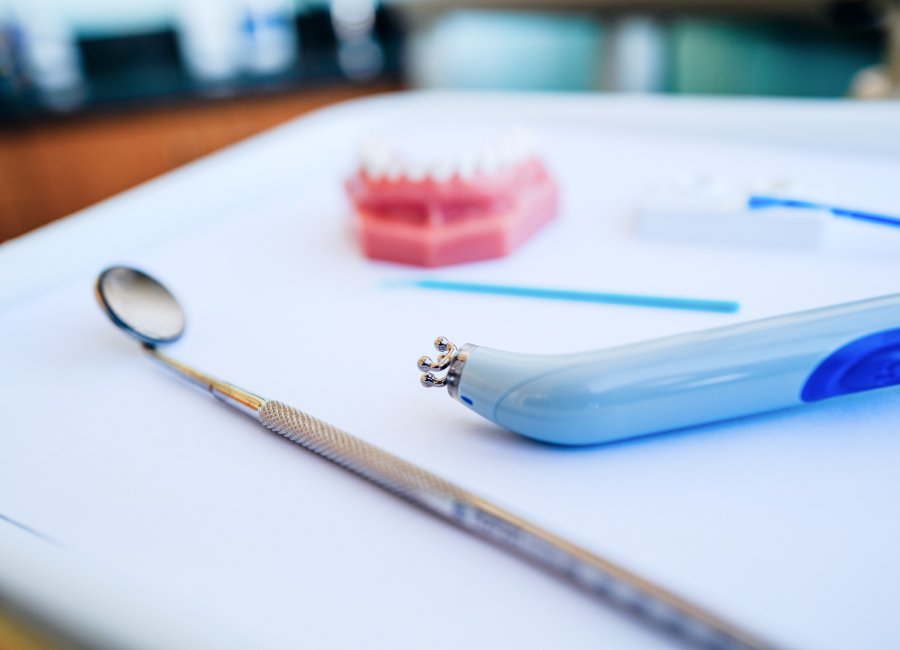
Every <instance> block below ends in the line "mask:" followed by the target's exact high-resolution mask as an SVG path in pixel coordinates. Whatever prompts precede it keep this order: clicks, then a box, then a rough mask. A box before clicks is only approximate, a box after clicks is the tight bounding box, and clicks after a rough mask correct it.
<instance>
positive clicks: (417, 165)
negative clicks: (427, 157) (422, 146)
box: [406, 161, 428, 183]
mask: <svg viewBox="0 0 900 650" xmlns="http://www.w3.org/2000/svg"><path fill="white" fill-rule="evenodd" d="M427 174H428V167H427V166H426V165H425V164H424V163H422V162H417V161H413V162H410V163H408V164H407V165H406V178H408V179H409V180H411V181H412V182H413V183H419V182H421V181H424V180H425V176H426V175H427Z"/></svg>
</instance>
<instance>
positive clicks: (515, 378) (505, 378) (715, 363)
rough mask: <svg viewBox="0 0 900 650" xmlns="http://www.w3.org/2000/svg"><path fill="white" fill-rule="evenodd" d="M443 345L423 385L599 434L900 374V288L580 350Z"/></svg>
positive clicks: (547, 423)
mask: <svg viewBox="0 0 900 650" xmlns="http://www.w3.org/2000/svg"><path fill="white" fill-rule="evenodd" d="M435 348H436V349H437V350H438V351H439V352H440V353H441V354H440V355H439V356H438V357H437V359H436V360H434V361H432V359H431V358H429V357H427V356H425V357H421V358H420V359H419V362H418V367H419V369H420V370H422V371H424V372H425V374H424V375H422V378H421V381H422V384H423V385H425V386H429V387H432V386H446V387H447V388H448V392H449V394H450V396H451V397H453V398H455V399H457V400H459V401H460V402H462V403H463V404H465V405H466V406H468V407H469V408H470V409H472V410H473V411H475V412H476V413H478V414H479V415H482V416H484V417H486V418H488V419H489V420H492V421H494V422H496V423H497V424H499V425H500V426H502V427H504V428H506V429H510V430H512V431H515V432H517V433H519V434H522V435H524V436H527V437H529V438H534V439H536V440H541V441H545V442H551V443H556V444H562V445H587V444H597V443H604V442H612V441H615V440H622V439H626V438H632V437H636V436H643V435H646V434H651V433H658V432H663V431H670V430H674V429H682V428H685V427H691V426H694V425H699V424H704V423H709V422H716V421H720V420H727V419H731V418H737V417H741V416H745V415H751V414H754V413H762V412H766V411H773V410H777V409H782V408H787V407H792V406H799V405H803V404H813V403H815V402H818V401H821V400H823V399H828V398H831V397H837V396H840V395H846V394H849V393H857V392H861V391H867V390H873V389H878V388H884V387H887V386H893V385H897V384H900V294H895V295H890V296H884V297H881V298H872V299H869V300H861V301H858V302H851V303H846V304H841V305H835V306H831V307H825V308H821V309H813V310H809V311H803V312H797V313H794V314H789V315H785V316H778V317H774V318H766V319H763V320H756V321H751V322H747V323H741V324H738V325H732V326H728V327H721V328H716V329H710V330H704V331H698V332H693V333H689V334H683V335H678V336H671V337H667V338H661V339H656V340H652V341H647V342H642V343H634V344H629V345H623V346H619V347H613V348H608V349H603V350H596V351H592V352H585V353H580V354H563V355H534V354H519V353H514V352H504V351H501V350H494V349H490V348H485V347H480V346H477V345H471V344H466V345H463V346H462V347H460V348H458V349H457V347H456V346H455V345H453V344H452V343H450V341H448V340H447V339H446V338H444V337H439V338H438V339H437V340H436V341H435ZM443 371H446V375H444V376H440V377H439V376H438V375H437V374H436V373H439V372H443Z"/></svg>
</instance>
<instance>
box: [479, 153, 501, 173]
mask: <svg viewBox="0 0 900 650" xmlns="http://www.w3.org/2000/svg"><path fill="white" fill-rule="evenodd" d="M498 167H499V164H498V161H497V156H496V154H495V153H494V152H493V151H491V150H490V149H486V150H485V151H483V152H482V153H481V156H479V157H478V172H479V173H481V174H483V175H484V176H493V175H494V174H496V173H497V169H498Z"/></svg>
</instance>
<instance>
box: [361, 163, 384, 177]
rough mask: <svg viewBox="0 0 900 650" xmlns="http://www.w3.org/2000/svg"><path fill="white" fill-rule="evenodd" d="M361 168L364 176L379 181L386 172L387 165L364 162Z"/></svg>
mask: <svg viewBox="0 0 900 650" xmlns="http://www.w3.org/2000/svg"><path fill="white" fill-rule="evenodd" d="M362 168H363V171H364V172H365V173H366V176H368V177H369V178H372V179H374V180H379V179H380V178H382V177H383V176H384V175H385V173H386V172H387V163H382V162H380V161H375V160H364V161H363V164H362Z"/></svg>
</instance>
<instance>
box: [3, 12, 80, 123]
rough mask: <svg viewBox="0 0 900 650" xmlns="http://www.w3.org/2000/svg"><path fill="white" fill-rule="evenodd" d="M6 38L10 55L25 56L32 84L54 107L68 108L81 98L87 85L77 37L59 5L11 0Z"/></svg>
mask: <svg viewBox="0 0 900 650" xmlns="http://www.w3.org/2000/svg"><path fill="white" fill-rule="evenodd" d="M7 15H8V18H7V21H8V22H7V27H6V38H8V39H9V41H10V56H11V57H13V58H19V57H21V62H20V63H19V62H13V63H12V65H13V66H14V67H15V66H18V65H21V67H22V69H23V70H24V73H25V76H26V78H27V79H28V81H29V82H30V83H32V84H34V86H35V87H37V88H38V90H39V91H41V93H42V95H43V96H44V98H45V99H46V100H47V101H49V102H50V103H52V104H59V105H60V106H64V105H66V104H69V103H72V102H76V101H77V100H78V99H79V98H80V94H81V91H82V89H83V84H84V76H83V74H82V70H81V58H80V55H79V51H78V46H77V44H76V41H75V34H74V32H73V30H72V28H71V26H70V25H69V23H68V21H67V20H66V18H65V15H64V13H63V11H62V7H61V6H60V3H59V2H55V1H54V0H44V1H43V2H36V1H35V0H11V2H10V3H9V5H8V11H7Z"/></svg>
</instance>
